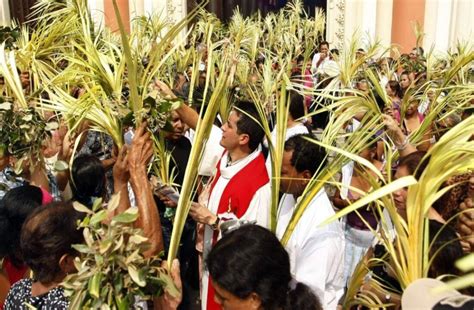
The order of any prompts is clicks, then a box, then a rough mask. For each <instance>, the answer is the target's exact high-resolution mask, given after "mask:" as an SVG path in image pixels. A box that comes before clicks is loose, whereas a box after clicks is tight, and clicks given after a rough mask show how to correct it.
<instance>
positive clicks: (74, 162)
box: [0, 40, 474, 310]
mask: <svg viewBox="0 0 474 310" xmlns="http://www.w3.org/2000/svg"><path fill="white" fill-rule="evenodd" d="M315 49H316V51H315V53H313V54H312V55H311V59H310V60H311V61H308V62H306V61H304V59H303V58H302V56H301V55H299V57H297V58H295V59H292V62H291V63H292V68H291V76H290V77H289V78H290V80H291V82H292V83H293V87H288V92H287V100H286V102H287V103H286V105H285V108H286V109H287V112H288V117H287V118H285V120H286V124H278V123H276V124H275V119H277V117H276V113H277V112H276V111H268V113H267V115H266V118H265V119H262V115H261V108H259V107H258V104H259V102H256V101H252V100H248V98H246V99H245V98H242V97H241V96H239V95H238V94H237V92H233V97H232V99H231V102H232V105H231V109H230V111H228V115H227V116H224V114H219V115H218V116H217V117H216V118H215V120H214V124H212V128H211V129H210V133H209V137H208V138H206V139H205V140H199V141H198V140H197V139H196V138H195V136H194V135H195V133H196V131H197V130H198V128H199V126H203V122H202V117H203V114H204V113H206V112H203V111H204V110H205V108H206V107H205V105H206V102H202V106H203V107H201V106H197V108H196V105H195V104H192V102H188V100H187V99H189V98H196V97H199V98H201V99H202V98H203V97H205V96H206V94H203V93H202V92H203V91H204V90H205V89H207V86H205V84H206V83H205V80H206V73H209V72H210V70H215V71H216V72H215V73H216V74H218V73H219V72H218V67H217V66H216V67H215V68H214V69H212V68H211V69H209V68H208V67H207V65H208V64H207V62H206V61H207V59H209V58H207V55H206V53H204V54H203V56H202V58H201V59H200V63H199V74H200V76H199V79H198V80H197V84H198V85H197V88H196V89H195V90H194V92H195V94H191V96H190V95H189V91H190V89H193V88H192V86H191V85H190V84H191V80H190V77H189V74H188V73H187V72H175V74H176V77H175V79H171V80H172V81H174V84H172V85H169V84H167V83H165V82H164V81H162V80H160V79H159V78H156V79H154V80H153V83H152V85H149V87H150V88H152V89H153V90H154V91H156V92H158V93H160V94H161V96H162V97H163V98H165V99H166V100H169V101H171V102H174V103H178V104H175V105H174V106H173V107H174V109H173V110H172V111H171V112H170V114H169V116H170V117H169V122H170V124H171V126H170V127H169V128H165V129H163V130H162V131H161V132H156V131H152V130H151V129H150V128H149V126H148V125H149V122H152V121H153V120H152V119H148V120H146V119H145V120H143V122H141V124H135V126H130V127H127V128H124V129H123V140H124V141H125V144H124V146H121V147H120V148H119V147H118V146H117V145H116V143H114V142H115V140H114V139H113V138H112V137H111V136H110V135H109V134H107V133H104V132H97V131H94V130H93V129H94V128H93V127H94V126H93V125H94V124H91V122H90V121H88V120H83V121H82V122H80V125H79V126H75V128H74V130H68V129H70V128H68V126H67V124H66V118H65V116H64V115H61V114H60V113H54V112H42V113H43V114H44V118H45V119H55V120H56V121H57V122H58V124H59V127H58V128H57V129H55V130H54V131H53V133H52V135H51V136H50V137H49V138H48V139H46V140H45V141H42V149H41V153H40V154H35V156H38V158H36V157H35V158H31V160H27V161H23V162H20V163H19V162H18V159H19V158H16V156H15V155H14V154H11V153H9V152H8V149H7V150H6V151H5V152H4V154H3V156H2V157H0V185H1V187H0V199H1V200H0V239H1V240H2V242H1V243H0V258H2V269H1V270H2V271H1V273H0V302H1V308H2V309H6V310H9V309H29V307H35V308H36V309H67V308H68V307H69V305H70V304H69V302H70V300H69V298H68V296H66V294H65V291H64V289H63V287H62V283H63V281H64V280H65V279H66V277H67V275H68V274H71V273H74V272H76V268H75V264H74V260H75V258H77V257H80V255H81V254H80V253H79V252H78V251H77V250H75V249H74V248H73V247H72V246H73V245H75V244H83V243H85V240H84V232H83V231H82V229H80V228H78V226H77V224H78V221H80V220H81V219H82V218H83V217H84V214H81V213H80V212H78V211H76V209H74V207H73V203H80V204H82V205H84V206H86V207H87V208H92V206H93V205H94V203H95V202H96V201H97V199H102V201H103V202H104V204H106V203H107V202H108V201H109V200H110V199H111V197H113V196H114V195H118V196H119V197H120V204H119V207H118V208H117V209H115V210H114V211H113V212H112V213H113V214H108V215H107V219H105V220H104V221H107V220H110V219H112V218H113V216H114V215H117V214H120V213H121V212H124V211H125V210H127V209H129V208H137V209H138V214H139V217H138V220H137V221H136V223H135V226H136V227H138V228H141V229H142V231H143V235H144V236H145V237H147V238H148V241H149V243H150V247H149V248H148V249H147V250H146V252H145V253H143V255H144V256H145V257H148V258H149V257H156V256H158V255H163V254H164V255H165V257H166V254H167V252H168V250H169V247H170V243H171V233H172V231H173V226H174V223H175V218H174V217H175V211H176V208H177V206H178V197H179V192H180V188H181V186H182V185H183V184H184V182H185V178H186V169H187V168H188V167H189V166H190V165H191V164H193V163H192V162H191V160H190V158H191V157H190V156H191V152H192V148H193V147H195V146H196V145H202V146H203V147H204V149H203V154H202V159H201V162H200V163H199V173H198V174H199V176H198V182H197V186H196V187H195V189H194V192H193V197H192V199H191V200H192V201H189V204H190V210H189V215H188V216H187V218H186V219H185V224H184V229H183V233H182V237H181V242H180V245H179V251H178V259H177V260H175V261H173V262H172V264H170V266H171V268H170V270H168V272H169V273H170V274H171V276H172V279H173V280H174V282H175V285H176V287H178V288H180V291H181V293H180V294H179V295H178V296H174V295H171V294H170V293H169V292H167V291H166V288H165V292H164V294H163V295H162V296H159V297H155V298H154V299H153V300H149V301H148V304H146V305H144V304H143V303H142V304H141V306H140V307H148V308H152V307H154V308H155V309H197V308H201V309H308V310H309V309H313V310H314V309H352V308H353V309H365V308H376V306H373V304H371V303H370V302H368V301H367V300H371V301H372V302H374V303H376V304H377V305H379V306H378V307H380V308H382V307H386V308H390V309H400V308H403V309H448V308H439V307H443V306H445V307H447V306H446V305H448V304H449V305H451V308H449V309H473V307H474V298H472V297H469V295H473V293H474V291H473V287H472V286H470V287H469V286H467V287H466V288H464V289H463V290H461V291H459V292H458V291H454V290H450V291H446V292H445V294H444V295H436V294H432V291H430V289H431V288H432V287H435V286H444V285H445V284H444V283H443V282H445V281H448V280H450V279H453V278H456V277H459V276H462V275H463V271H462V270H459V269H458V268H457V267H456V265H455V262H456V261H457V260H459V259H461V258H463V257H465V256H466V255H469V254H471V253H473V252H474V171H472V169H471V170H469V169H467V170H466V171H462V173H461V172H457V171H455V172H456V173H454V175H448V177H446V179H444V180H443V181H444V182H443V185H442V187H441V188H440V189H437V190H439V193H440V194H439V195H437V196H436V198H437V199H435V200H434V201H433V203H432V205H430V206H429V207H428V209H427V210H426V212H425V211H423V214H420V215H419V216H421V217H422V218H424V219H426V222H424V223H425V224H423V225H425V226H426V227H427V228H426V231H427V232H428V233H427V234H426V236H425V237H426V238H427V240H425V241H426V242H427V244H429V246H428V247H426V248H424V250H425V251H426V253H425V254H426V257H427V260H428V261H429V265H428V268H427V271H426V275H425V276H426V278H430V279H422V280H419V281H415V282H413V284H412V285H411V284H410V285H406V284H407V283H405V282H403V281H402V279H401V276H400V275H399V274H397V270H398V269H397V268H400V267H399V266H396V264H397V263H398V264H399V262H398V261H396V257H394V256H392V254H391V252H393V251H396V250H394V249H396V248H397V247H400V246H401V245H400V239H401V238H402V237H401V236H397V229H407V228H406V227H408V226H407V225H412V224H411V221H413V215H412V212H411V211H410V210H409V208H410V207H413V206H412V205H410V203H409V201H410V199H411V198H412V197H410V195H416V194H417V193H415V192H414V191H412V190H410V189H409V188H408V187H401V188H400V187H399V188H397V189H396V190H395V191H392V192H390V193H388V194H386V195H384V197H385V198H387V199H388V200H389V201H390V202H387V204H388V203H392V204H393V206H394V209H390V207H389V206H388V205H385V206H384V205H383V204H382V203H381V202H380V200H378V201H376V199H374V200H372V201H370V202H368V203H366V204H365V205H364V206H362V207H360V208H358V209H357V210H354V211H351V212H348V213H347V214H346V215H344V216H342V217H340V218H337V219H334V220H332V221H331V222H329V223H327V220H328V219H329V218H335V217H336V215H337V213H338V212H339V211H342V212H344V210H347V209H348V208H350V207H351V206H352V205H354V204H355V203H357V202H358V201H360V200H361V199H364V197H366V196H367V195H369V194H370V193H371V192H373V191H374V190H376V189H379V188H380V187H381V186H382V185H383V184H390V183H391V182H392V181H395V180H403V179H404V178H405V177H407V176H413V177H414V179H415V180H418V181H420V182H429V178H428V177H426V174H424V172H425V170H426V169H427V167H428V166H429V164H430V161H432V159H433V157H434V156H437V155H435V154H432V153H431V150H432V149H433V148H435V147H436V145H437V144H438V143H439V141H443V140H442V139H443V136H445V135H446V134H447V133H449V132H450V131H451V130H453V131H454V130H460V126H463V124H472V122H473V118H474V116H472V112H473V111H474V99H473V97H472V93H471V95H470V97H468V99H467V100H465V101H464V102H461V103H459V104H458V103H456V102H454V103H452V104H451V105H444V106H443V111H435V112H436V113H435V112H433V111H434V110H435V107H437V106H439V105H438V103H437V102H438V101H439V100H443V98H447V97H449V96H450V93H449V92H447V91H446V90H448V91H449V87H446V88H445V89H443V92H438V87H437V86H436V85H448V84H449V82H450V81H447V80H443V78H444V79H446V78H448V77H449V78H452V79H457V80H456V83H457V84H456V85H462V84H463V83H466V85H467V84H469V83H471V84H469V85H472V80H469V79H470V78H471V77H469V75H472V59H471V62H470V63H469V62H468V63H467V65H468V66H471V67H468V68H467V69H468V70H466V71H467V75H468V79H467V80H462V79H461V78H459V77H454V76H448V75H446V76H445V77H442V78H440V79H438V80H436V81H434V80H433V81H431V80H430V79H431V78H432V77H431V76H429V74H428V72H427V64H426V59H425V55H424V51H423V49H422V48H421V47H415V48H413V50H412V51H411V52H410V53H409V54H402V55H401V56H400V57H399V58H397V59H394V58H391V57H386V56H385V55H384V56H383V57H378V58H377V57H375V56H374V54H370V57H369V56H368V55H367V54H368V51H366V50H364V49H362V48H359V49H357V51H356V52H355V54H354V55H353V56H354V57H353V58H352V61H353V62H354V63H357V64H358V68H357V73H356V74H355V77H354V79H353V80H351V81H350V85H347V84H346V85H343V84H344V83H343V81H342V80H341V79H339V75H340V74H341V59H340V58H339V57H340V56H339V54H340V52H339V51H338V50H337V49H334V48H333V49H331V48H330V45H329V43H328V42H326V41H323V40H321V41H320V42H318V44H317V46H316V48H315ZM471 53H472V52H471ZM301 54H303V53H301ZM341 54H342V53H341ZM454 64H455V60H452V64H451V65H452V66H453V67H454ZM280 65H281V64H279V63H276V62H274V60H273V59H271V58H266V57H263V56H262V55H259V56H258V57H257V59H254V60H252V68H253V69H252V70H250V71H249V72H248V75H249V76H248V81H249V83H253V84H255V85H256V84H258V83H259V82H262V79H263V76H264V75H265V72H264V70H266V69H265V66H267V68H271V69H272V70H274V71H275V72H276V71H278V70H280V68H279V66H280ZM445 66H448V67H449V64H445ZM193 72H196V71H193ZM368 72H370V73H372V74H369V73H368ZM201 75H202V79H201ZM20 77H21V79H22V82H23V83H22V85H23V91H24V92H25V93H31V92H32V90H30V89H29V86H30V85H31V83H32V82H31V80H32V79H33V77H32V76H30V74H28V72H24V74H21V76H20ZM435 83H436V84H435ZM295 85H300V86H301V87H295ZM287 86H288V85H287ZM279 88H280V85H276V86H275V89H279ZM211 91H212V90H211ZM328 94H329V95H328ZM84 95H87V89H85V88H82V89H81V88H75V89H73V90H72V93H71V96H73V97H75V98H81V96H84ZM0 96H2V97H3V96H4V94H3V93H1V94H0ZM351 96H352V98H356V100H359V99H361V100H366V101H367V102H370V100H372V99H373V102H375V104H376V105H377V107H376V108H375V109H378V110H377V111H378V113H379V115H378V117H379V118H380V122H379V123H378V124H376V125H373V127H370V126H372V125H371V124H373V123H370V118H373V117H374V116H373V115H371V114H370V111H369V110H370V109H369V108H367V109H363V108H362V109H359V110H358V111H356V113H353V115H351V117H350V118H349V119H347V120H345V121H344V122H343V124H342V123H338V122H336V121H335V120H336V119H337V118H338V117H340V115H342V114H344V113H346V112H347V111H348V110H349V109H350V105H351V104H352V102H351V101H347V98H348V97H351ZM222 100H224V98H222ZM344 100H346V101H345V105H344V106H338V103H340V102H343V101H344ZM354 102H355V101H354ZM199 108H202V109H203V111H200V110H199ZM339 108H342V110H341V109H339ZM226 112H227V111H226ZM441 115H442V117H440V116H441ZM265 122H268V123H265ZM469 122H470V123H469ZM335 124H336V125H335ZM337 124H341V125H342V126H339V127H337V126H338V125H337ZM205 125H208V126H211V124H205ZM283 125H284V126H283ZM267 126H269V127H270V128H271V130H272V132H271V134H270V135H268V134H266V131H265V129H264V128H266V127H267ZM279 126H280V128H281V126H283V128H284V129H285V132H284V135H283V137H284V141H283V143H284V145H282V146H283V147H282V154H281V162H279V164H281V167H278V169H276V170H277V171H278V172H279V174H278V175H276V172H275V171H273V169H272V160H274V157H272V155H273V152H275V148H274V146H275V144H276V143H277V142H278V138H277V136H278V131H279ZM377 126H378V127H377ZM471 126H472V125H471ZM336 127H337V128H336ZM369 127H370V128H369ZM367 128H369V130H367V132H368V133H370V137H365V138H364V139H365V140H364V143H363V144H364V145H363V147H361V148H358V149H357V153H356V154H352V155H353V156H354V157H353V158H351V159H350V158H346V159H345V160H344V161H343V165H341V166H340V167H338V169H337V170H338V171H334V174H333V177H331V178H328V179H325V180H324V181H325V184H323V185H324V186H320V187H315V186H314V184H315V182H318V181H319V180H318V178H319V177H321V175H320V173H321V171H323V170H324V169H326V168H328V167H335V166H334V165H332V164H333V163H334V162H336V161H337V160H336V159H335V158H334V156H335V155H334V152H333V149H334V148H336V146H330V148H329V147H325V146H324V145H323V143H318V141H319V142H320V141H323V140H324V139H325V138H324V137H327V136H328V135H329V132H336V133H337V137H338V139H337V141H336V140H334V141H331V142H334V144H337V147H338V148H339V149H341V150H343V151H344V150H346V151H347V152H349V153H351V152H353V149H348V145H349V141H350V139H351V138H350V137H351V134H354V133H360V132H362V130H365V129H367ZM461 129H462V128H461ZM468 134H470V137H468V139H467V141H466V144H465V145H468V146H472V143H471V144H468V143H469V142H472V141H473V139H474V134H473V133H472V132H471V133H468ZM159 136H160V137H163V138H164V143H163V145H164V148H165V150H166V151H167V152H168V153H169V154H170V161H169V167H168V170H169V171H173V175H174V179H173V184H167V185H168V186H167V189H169V185H172V187H174V189H173V191H171V194H170V191H164V190H163V188H164V187H163V184H162V181H163V180H160V178H159V175H157V174H156V172H155V171H153V170H150V169H149V165H150V162H151V160H152V158H153V157H154V156H156V151H155V149H154V143H155V142H154V140H157V139H158V137H159ZM453 139H454V138H453ZM465 145H464V146H465ZM463 152H465V154H466V157H465V158H470V157H469V156H471V158H472V156H474V154H473V152H474V150H473V149H469V148H466V149H465V150H464V151H463ZM58 161H60V162H65V163H71V165H70V167H69V166H66V167H64V168H63V169H58V167H57V165H55V164H54V163H56V162H58ZM20 164H22V166H21V167H19V165H20ZM19 168H21V169H19ZM469 168H472V166H470V167H469ZM439 169H443V167H439ZM275 178H277V179H279V188H277V189H275V188H272V186H273V184H274V183H272V179H275ZM405 179H406V178H405ZM314 188H317V189H318V190H313V189H314ZM274 191H278V192H279V194H278V208H277V209H276V214H272V202H274V201H273V200H274V199H275V198H274V196H272V193H273V192H274ZM303 202H304V203H303ZM302 205H304V208H302V207H301V206H302ZM391 211H393V212H391ZM296 217H299V219H298V221H296V222H295V221H294V218H296ZM273 219H274V220H276V223H275V225H274V227H272V221H273ZM397 223H398V224H400V223H401V225H399V227H398V228H396V227H395V226H397V225H398V224H397ZM407 223H408V224H407ZM423 225H422V226H423ZM400 227H401V228H400ZM404 227H405V228H404ZM421 229H422V228H421ZM289 231H290V232H291V233H290V234H289V233H288V232H289ZM389 234H391V235H390V236H388V235H389ZM409 263H410V262H409ZM361 274H362V277H361V276H360V275H361ZM435 279H436V280H435ZM354 286H355V287H356V288H355V289H354ZM419 294H424V295H425V296H429V298H426V300H421V299H420V300H418V297H419V296H418V295H419ZM361 296H368V297H367V299H364V298H363V297H361ZM364 300H365V301H367V302H365V303H364V302H362V301H364ZM453 300H454V301H453ZM380 305H382V306H380ZM437 307H438V308H437Z"/></svg>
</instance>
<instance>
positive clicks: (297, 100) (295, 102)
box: [288, 91, 305, 120]
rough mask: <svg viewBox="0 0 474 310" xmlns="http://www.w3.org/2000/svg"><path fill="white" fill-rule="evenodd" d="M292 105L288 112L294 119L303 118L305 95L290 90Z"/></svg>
mask: <svg viewBox="0 0 474 310" xmlns="http://www.w3.org/2000/svg"><path fill="white" fill-rule="evenodd" d="M289 98H290V106H289V107H288V112H289V113H290V115H291V117H292V118H293V119H294V120H297V119H299V118H302V117H303V116H304V115H305V113H304V96H303V95H301V94H298V93H297V92H295V91H290V92H289Z"/></svg>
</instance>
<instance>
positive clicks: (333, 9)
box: [326, 0, 345, 50]
mask: <svg viewBox="0 0 474 310" xmlns="http://www.w3.org/2000/svg"><path fill="white" fill-rule="evenodd" d="M344 23H345V0H328V2H327V12H326V40H327V41H328V42H329V44H330V46H331V48H332V47H335V48H338V49H339V50H341V49H342V48H343V47H344Z"/></svg>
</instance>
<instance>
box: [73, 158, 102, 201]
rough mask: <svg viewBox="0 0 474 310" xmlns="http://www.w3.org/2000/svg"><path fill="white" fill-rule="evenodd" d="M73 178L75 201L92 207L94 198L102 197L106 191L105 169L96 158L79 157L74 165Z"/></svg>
mask: <svg viewBox="0 0 474 310" xmlns="http://www.w3.org/2000/svg"><path fill="white" fill-rule="evenodd" d="M71 177H72V181H73V182H71V184H72V191H73V194H74V199H75V200H77V201H79V202H80V203H82V204H84V205H86V206H89V207H90V206H91V204H92V201H91V198H92V197H102V195H103V192H104V189H105V169H104V167H103V166H102V162H101V161H100V160H99V158H97V157H96V156H93V155H89V154H82V155H79V156H77V157H76V158H75V159H74V162H73V163H72V171H71Z"/></svg>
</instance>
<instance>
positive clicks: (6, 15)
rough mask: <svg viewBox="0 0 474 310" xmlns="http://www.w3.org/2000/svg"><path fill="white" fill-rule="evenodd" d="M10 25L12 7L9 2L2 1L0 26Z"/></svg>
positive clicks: (0, 4) (0, 0)
mask: <svg viewBox="0 0 474 310" xmlns="http://www.w3.org/2000/svg"><path fill="white" fill-rule="evenodd" d="M9 25H10V6H9V5H8V0H0V26H9Z"/></svg>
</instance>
